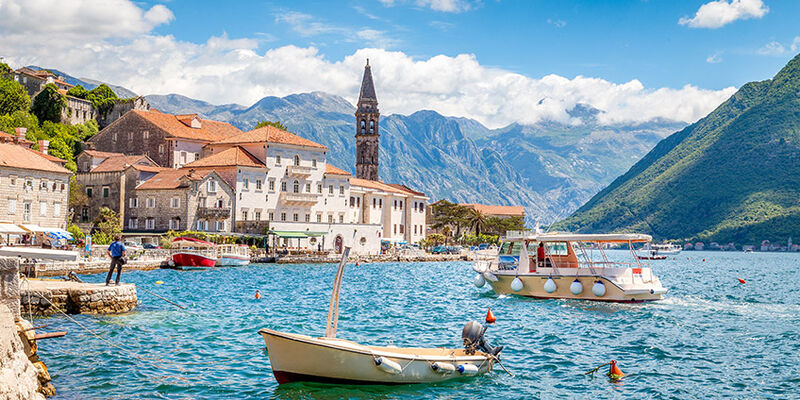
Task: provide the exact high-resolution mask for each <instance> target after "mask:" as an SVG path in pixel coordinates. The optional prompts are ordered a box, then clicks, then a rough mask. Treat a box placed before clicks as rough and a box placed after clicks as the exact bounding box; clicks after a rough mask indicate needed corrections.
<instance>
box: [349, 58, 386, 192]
mask: <svg viewBox="0 0 800 400" xmlns="http://www.w3.org/2000/svg"><path fill="white" fill-rule="evenodd" d="M355 115H356V177H358V178H360V179H368V180H372V181H377V180H378V166H379V162H378V152H379V150H380V146H379V142H380V132H379V131H378V130H379V124H378V123H379V120H380V115H381V113H380V111H379V110H378V96H377V95H375V85H374V84H373V82H372V70H371V69H370V66H369V59H367V65H366V67H364V77H363V79H362V80H361V92H360V93H359V95H358V105H357V108H356V114H355Z"/></svg>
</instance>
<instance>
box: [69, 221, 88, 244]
mask: <svg viewBox="0 0 800 400" xmlns="http://www.w3.org/2000/svg"><path fill="white" fill-rule="evenodd" d="M67 232H69V233H71V234H72V237H74V238H75V240H81V239H83V238H84V237H85V236H86V234H85V233H83V231H82V230H81V228H79V227H78V225H75V224H69V226H68V227H67Z"/></svg>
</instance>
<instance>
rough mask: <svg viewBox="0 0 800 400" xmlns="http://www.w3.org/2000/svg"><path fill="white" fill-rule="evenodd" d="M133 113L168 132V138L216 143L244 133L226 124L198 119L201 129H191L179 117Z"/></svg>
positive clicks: (151, 113) (141, 112) (140, 111)
mask: <svg viewBox="0 0 800 400" xmlns="http://www.w3.org/2000/svg"><path fill="white" fill-rule="evenodd" d="M132 112H133V113H134V114H135V115H138V116H140V117H142V118H144V119H145V120H147V121H149V122H150V123H152V124H153V125H156V126H157V127H159V128H161V129H163V130H164V131H165V132H167V135H168V136H167V137H174V138H181V139H192V140H201V141H208V142H215V141H218V140H223V139H226V138H229V137H231V136H234V135H239V134H241V133H242V131H240V130H239V129H237V128H236V127H235V126H233V125H231V124H229V123H226V122H219V121H212V120H210V119H201V118H197V119H198V120H199V121H200V128H191V127H190V125H191V123H190V124H189V126H187V125H186V124H184V123H183V122H181V120H179V119H178V116H175V115H172V114H164V113H161V112H158V111H152V110H150V111H142V110H133V111H132ZM189 121H191V119H190V120H189Z"/></svg>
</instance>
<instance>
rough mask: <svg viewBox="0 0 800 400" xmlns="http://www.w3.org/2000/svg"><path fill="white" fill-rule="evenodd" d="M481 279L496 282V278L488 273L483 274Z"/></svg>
mask: <svg viewBox="0 0 800 400" xmlns="http://www.w3.org/2000/svg"><path fill="white" fill-rule="evenodd" d="M483 277H484V278H486V280H487V281H491V282H497V276H496V275H495V274H493V273H491V272H489V271H486V272H484V273H483Z"/></svg>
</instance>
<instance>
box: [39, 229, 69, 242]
mask: <svg viewBox="0 0 800 400" xmlns="http://www.w3.org/2000/svg"><path fill="white" fill-rule="evenodd" d="M45 229H46V231H45V232H44V234H45V235H47V236H50V237H51V238H53V239H66V240H73V239H75V238H74V237H72V234H71V233H69V232H67V231H65V230H63V229H58V228H45Z"/></svg>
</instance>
